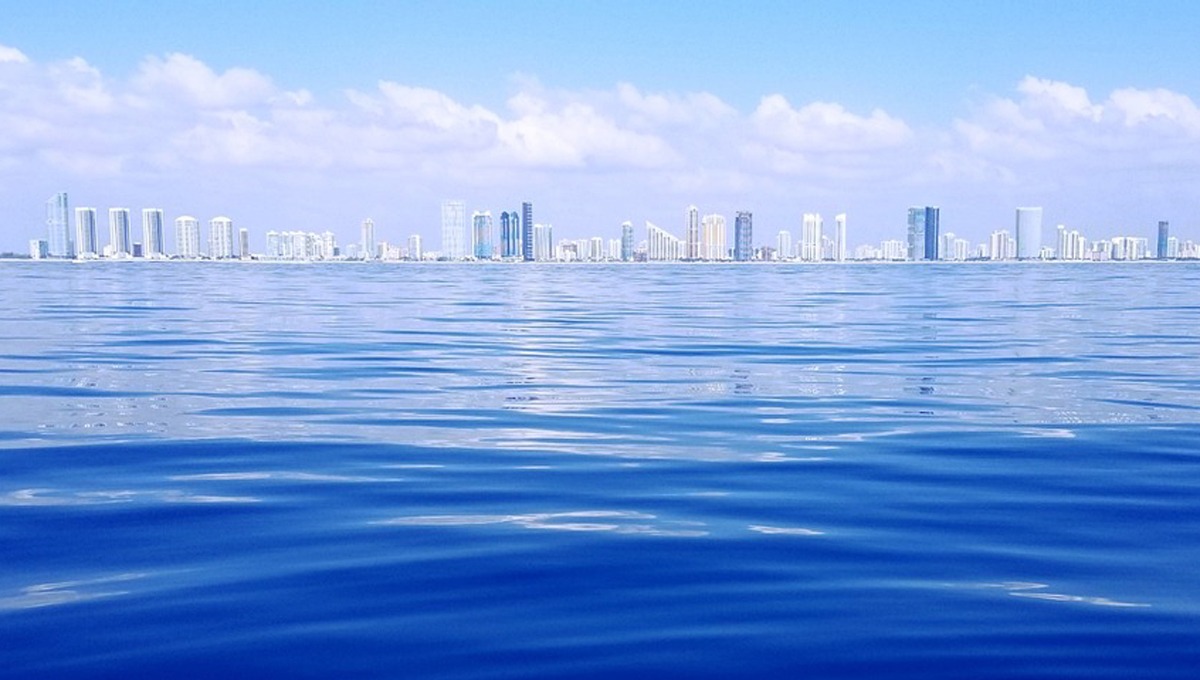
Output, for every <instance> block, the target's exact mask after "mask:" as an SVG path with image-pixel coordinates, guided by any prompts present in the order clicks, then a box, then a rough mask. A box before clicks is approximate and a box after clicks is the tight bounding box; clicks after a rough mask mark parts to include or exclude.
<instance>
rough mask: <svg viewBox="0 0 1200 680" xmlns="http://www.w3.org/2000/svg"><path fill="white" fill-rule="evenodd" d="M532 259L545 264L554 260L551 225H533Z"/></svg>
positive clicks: (552, 228)
mask: <svg viewBox="0 0 1200 680" xmlns="http://www.w3.org/2000/svg"><path fill="white" fill-rule="evenodd" d="M533 259H534V260H535V261H537V262H547V261H550V260H553V259H554V226H553V225H550V224H535V225H533Z"/></svg>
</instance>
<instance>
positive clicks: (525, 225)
mask: <svg viewBox="0 0 1200 680" xmlns="http://www.w3.org/2000/svg"><path fill="white" fill-rule="evenodd" d="M533 255H534V253H533V204H532V203H530V202H528V201H526V202H525V203H522V204H521V259H523V260H525V261H526V262H533V259H534V258H533Z"/></svg>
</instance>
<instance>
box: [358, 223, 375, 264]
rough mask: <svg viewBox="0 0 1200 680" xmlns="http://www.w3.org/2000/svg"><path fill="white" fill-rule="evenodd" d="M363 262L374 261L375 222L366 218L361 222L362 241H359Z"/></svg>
mask: <svg viewBox="0 0 1200 680" xmlns="http://www.w3.org/2000/svg"><path fill="white" fill-rule="evenodd" d="M359 243H360V244H361V246H360V247H361V248H362V258H363V259H364V260H374V259H375V220H373V219H371V218H370V217H368V218H367V219H365V220H363V222H362V240H361V241H359Z"/></svg>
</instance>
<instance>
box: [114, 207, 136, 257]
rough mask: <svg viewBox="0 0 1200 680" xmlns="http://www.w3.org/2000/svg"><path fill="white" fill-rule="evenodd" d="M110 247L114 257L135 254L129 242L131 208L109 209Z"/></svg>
mask: <svg viewBox="0 0 1200 680" xmlns="http://www.w3.org/2000/svg"><path fill="white" fill-rule="evenodd" d="M108 247H109V254H110V255H112V256H113V257H120V256H122V255H132V254H133V246H132V244H130V242H129V208H109V209H108Z"/></svg>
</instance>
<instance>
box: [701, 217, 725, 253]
mask: <svg viewBox="0 0 1200 680" xmlns="http://www.w3.org/2000/svg"><path fill="white" fill-rule="evenodd" d="M700 232H701V233H700V258H701V259H704V260H708V261H710V262H715V261H718V260H724V259H726V258H727V257H728V254H727V252H728V250H727V247H726V238H725V216H724V215H705V216H704V218H703V219H702V220H701V221H700Z"/></svg>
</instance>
